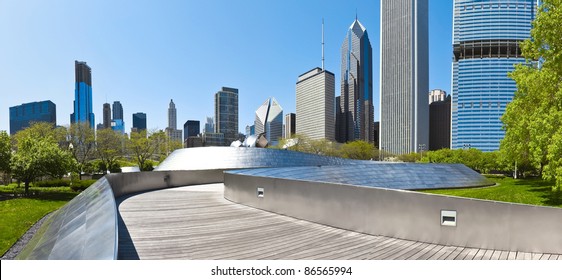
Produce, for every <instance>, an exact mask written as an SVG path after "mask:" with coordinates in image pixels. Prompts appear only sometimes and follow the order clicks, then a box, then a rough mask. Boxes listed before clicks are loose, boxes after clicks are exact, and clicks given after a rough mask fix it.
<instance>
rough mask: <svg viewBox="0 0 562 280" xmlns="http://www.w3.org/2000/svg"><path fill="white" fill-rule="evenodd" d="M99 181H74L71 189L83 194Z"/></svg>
mask: <svg viewBox="0 0 562 280" xmlns="http://www.w3.org/2000/svg"><path fill="white" fill-rule="evenodd" d="M96 181H97V180H81V181H73V182H72V185H71V186H70V189H72V190H73V191H75V192H81V191H83V190H85V189H87V188H88V187H89V186H91V185H92V184H93V183H95V182H96Z"/></svg>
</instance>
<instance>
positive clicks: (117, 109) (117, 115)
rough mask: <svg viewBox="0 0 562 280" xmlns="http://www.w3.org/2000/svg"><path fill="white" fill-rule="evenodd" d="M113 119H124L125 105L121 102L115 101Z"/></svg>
mask: <svg viewBox="0 0 562 280" xmlns="http://www.w3.org/2000/svg"><path fill="white" fill-rule="evenodd" d="M113 119H114V120H122V119H123V105H121V102H119V101H113Z"/></svg>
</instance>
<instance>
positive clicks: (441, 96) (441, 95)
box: [429, 89, 448, 105]
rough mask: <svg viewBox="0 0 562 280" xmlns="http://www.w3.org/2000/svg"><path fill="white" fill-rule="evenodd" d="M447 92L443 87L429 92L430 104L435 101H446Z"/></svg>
mask: <svg viewBox="0 0 562 280" xmlns="http://www.w3.org/2000/svg"><path fill="white" fill-rule="evenodd" d="M447 96H448V95H447V92H446V91H444V90H442V89H434V90H431V91H430V92H429V105H431V103H433V102H438V101H445V99H446V98H447Z"/></svg>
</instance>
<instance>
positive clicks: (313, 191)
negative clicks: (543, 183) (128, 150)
mask: <svg viewBox="0 0 562 280" xmlns="http://www.w3.org/2000/svg"><path fill="white" fill-rule="evenodd" d="M201 157H204V160H203V159H202V158H201ZM200 160H201V161H205V162H204V163H202V164H201V165H198V164H197V162H198V161H200ZM213 162H215V165H214V166H213V164H212V163H213ZM237 162H238V164H237ZM241 168H242V169H241ZM489 184H490V182H489V181H488V180H486V179H485V178H483V177H482V176H480V175H479V174H477V173H475V172H474V171H472V170H470V169H468V168H467V167H465V166H463V165H433V164H393V163H373V162H370V161H354V160H343V159H336V158H330V157H322V156H316V155H308V154H302V153H297V152H291V151H284V150H271V149H253V148H231V147H224V148H223V147H221V148H218V147H217V148H191V149H183V150H179V151H176V152H174V153H173V154H172V155H170V157H169V159H167V160H166V161H164V162H163V163H162V164H161V165H160V167H159V170H157V171H153V172H139V173H127V174H109V175H107V176H106V177H104V178H102V179H100V180H99V181H98V182H96V183H95V184H94V185H92V186H91V187H90V188H88V189H87V190H86V191H84V192H83V193H82V194H80V195H79V196H77V197H76V198H75V199H74V200H72V201H71V202H69V203H68V204H67V205H65V206H64V207H63V208H61V209H60V210H58V211H57V212H56V213H54V215H52V217H51V218H50V219H49V220H48V221H47V222H45V223H44V225H43V226H42V227H41V229H40V230H39V231H38V233H37V234H36V235H35V236H34V238H33V239H32V240H31V242H30V243H29V244H28V245H27V247H26V248H25V249H24V250H23V251H22V252H21V253H20V254H19V255H18V258H20V259H400V260H405V259H470V260H472V259H475V260H480V259H559V258H560V255H561V254H562V236H561V235H560V234H559V232H561V230H562V225H561V224H560V223H558V222H554V221H560V220H561V219H562V209H558V208H550V207H538V206H529V205H519V204H513V203H501V202H492V201H483V200H475V199H465V198H456V197H448V196H441V195H433V194H426V193H419V192H415V191H412V190H415V189H427V188H445V187H447V188H451V187H478V186H486V185H489Z"/></svg>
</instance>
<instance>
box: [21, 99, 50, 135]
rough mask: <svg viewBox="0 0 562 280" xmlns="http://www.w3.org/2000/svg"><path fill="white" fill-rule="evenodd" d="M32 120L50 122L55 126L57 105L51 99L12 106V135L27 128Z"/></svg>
mask: <svg viewBox="0 0 562 280" xmlns="http://www.w3.org/2000/svg"><path fill="white" fill-rule="evenodd" d="M32 122H48V123H52V124H53V127H55V125H56V123H57V106H56V105H55V103H53V102H52V101H50V100H47V101H41V102H32V103H25V104H21V105H18V106H14V107H10V135H14V134H16V133H17V132H18V131H20V130H22V129H24V128H27V127H29V126H30V125H31V123H32Z"/></svg>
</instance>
